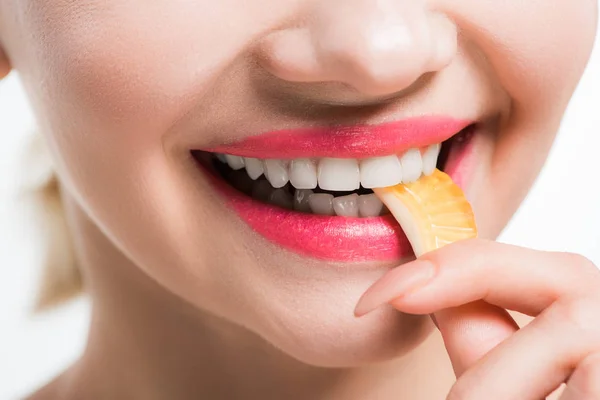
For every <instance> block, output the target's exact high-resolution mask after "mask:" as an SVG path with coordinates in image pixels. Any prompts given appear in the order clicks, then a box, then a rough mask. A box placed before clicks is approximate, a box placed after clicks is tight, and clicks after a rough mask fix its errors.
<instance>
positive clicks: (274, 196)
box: [269, 189, 294, 210]
mask: <svg viewBox="0 0 600 400" xmlns="http://www.w3.org/2000/svg"><path fill="white" fill-rule="evenodd" d="M269 203H271V204H274V205H276V206H279V207H283V208H287V209H288V210H291V209H292V208H293V206H294V202H293V200H292V195H291V194H290V193H289V192H288V191H287V190H285V189H275V190H274V191H273V193H271V196H270V198H269Z"/></svg>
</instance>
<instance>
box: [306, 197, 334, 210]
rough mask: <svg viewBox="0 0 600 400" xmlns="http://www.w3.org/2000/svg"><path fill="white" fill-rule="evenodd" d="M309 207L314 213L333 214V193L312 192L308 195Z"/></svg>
mask: <svg viewBox="0 0 600 400" xmlns="http://www.w3.org/2000/svg"><path fill="white" fill-rule="evenodd" d="M308 204H309V205H310V209H311V210H312V212H313V213H315V214H320V215H335V212H334V211H333V195H331V194H327V193H314V194H311V195H310V196H309V197H308Z"/></svg>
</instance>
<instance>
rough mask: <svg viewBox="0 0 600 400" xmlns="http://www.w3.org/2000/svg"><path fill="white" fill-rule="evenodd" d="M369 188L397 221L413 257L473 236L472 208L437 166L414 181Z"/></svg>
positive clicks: (475, 230)
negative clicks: (413, 253) (408, 243)
mask: <svg viewBox="0 0 600 400" xmlns="http://www.w3.org/2000/svg"><path fill="white" fill-rule="evenodd" d="M373 191H374V192H375V193H376V194H377V196H378V197H379V198H380V199H381V201H382V202H383V203H384V204H385V205H386V206H387V208H388V209H389V210H390V212H391V213H392V214H393V215H394V217H395V218H396V220H397V221H398V222H399V223H400V226H401V227H402V229H403V230H404V232H405V233H406V236H407V237H408V240H409V242H410V244H411V245H412V248H413V251H414V252H415V255H416V256H417V257H419V256H421V255H422V254H424V253H427V252H429V251H432V250H435V249H438V248H440V247H442V246H445V245H447V244H450V243H452V242H456V241H458V240H463V239H470V238H474V237H477V226H476V224H475V216H474V215H473V209H472V208H471V205H470V204H469V202H468V201H467V199H466V198H465V195H464V193H463V191H462V189H461V188H460V187H459V186H458V185H457V184H455V183H454V182H453V181H452V179H451V178H450V177H449V176H448V175H447V174H445V173H444V172H442V171H440V170H438V169H436V170H435V171H434V172H433V173H432V174H431V175H426V176H422V177H421V178H420V179H418V180H417V181H415V182H412V183H406V184H405V183H401V184H398V185H396V186H391V187H386V188H377V189H373Z"/></svg>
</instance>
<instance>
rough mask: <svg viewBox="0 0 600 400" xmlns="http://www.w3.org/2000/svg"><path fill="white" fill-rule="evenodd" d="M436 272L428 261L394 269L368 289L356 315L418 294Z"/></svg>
mask: <svg viewBox="0 0 600 400" xmlns="http://www.w3.org/2000/svg"><path fill="white" fill-rule="evenodd" d="M436 272H437V268H436V266H435V264H433V263H432V262H431V261H427V260H415V261H412V262H410V263H407V264H403V265H401V266H399V267H396V268H394V269H393V270H391V271H389V272H388V273H386V274H385V275H384V276H383V277H382V278H381V279H379V280H378V281H377V282H375V283H374V284H373V285H372V286H371V287H370V288H369V289H367V291H366V292H365V293H364V294H363V295H362V297H361V298H360V300H359V301H358V304H357V305H356V308H355V309H354V315H356V316H357V317H361V316H363V315H365V314H368V313H370V312H371V311H373V310H375V309H376V308H379V306H381V305H383V304H386V303H389V302H391V301H392V300H395V299H398V298H399V297H403V296H406V295H408V294H410V293H414V292H416V291H417V290H419V289H421V288H423V287H424V286H427V284H428V283H429V282H431V281H432V280H433V278H434V277H435V275H436Z"/></svg>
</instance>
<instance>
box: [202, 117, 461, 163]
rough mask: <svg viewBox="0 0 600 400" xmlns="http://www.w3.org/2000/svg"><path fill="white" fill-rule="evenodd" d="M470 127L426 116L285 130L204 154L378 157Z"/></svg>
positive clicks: (439, 138) (422, 144) (442, 137)
mask: <svg viewBox="0 0 600 400" xmlns="http://www.w3.org/2000/svg"><path fill="white" fill-rule="evenodd" d="M472 123H473V121H470V120H464V119H456V118H452V117H446V116H426V117H416V118H410V119H404V120H401V121H394V122H387V123H383V124H378V125H346V126H326V127H317V128H300V129H285V130H278V131H273V132H266V133H263V134H260V135H256V136H250V137H247V138H245V139H243V140H241V141H238V142H234V143H229V144H223V145H219V146H216V147H212V148H207V149H204V150H206V151H210V152H214V153H225V154H231V155H237V156H242V157H254V158H262V159H268V158H277V159H294V158H305V157H306V158H307V157H333V158H365V157H378V156H385V155H390V154H401V153H403V152H404V151H406V150H408V149H410V148H416V147H425V146H428V145H430V144H434V143H441V142H443V141H445V140H447V139H449V138H450V137H452V136H454V135H455V134H457V133H458V132H460V131H461V130H463V129H464V128H466V127H467V126H469V125H470V124H472Z"/></svg>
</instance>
